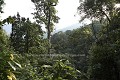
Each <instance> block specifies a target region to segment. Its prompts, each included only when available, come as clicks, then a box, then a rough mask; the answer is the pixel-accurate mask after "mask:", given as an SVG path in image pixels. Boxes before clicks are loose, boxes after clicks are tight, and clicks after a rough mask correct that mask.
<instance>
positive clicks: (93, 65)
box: [78, 0, 120, 80]
mask: <svg viewBox="0 0 120 80" xmlns="http://www.w3.org/2000/svg"><path fill="white" fill-rule="evenodd" d="M82 1H83V2H81V3H80V4H81V5H80V6H79V8H78V9H79V11H80V12H83V13H84V17H83V19H84V18H92V19H98V20H104V19H106V21H107V24H106V21H104V22H103V24H105V25H104V26H103V28H102V31H101V32H100V33H99V37H98V40H97V41H96V42H95V43H94V45H93V46H92V48H91V53H90V68H89V69H90V70H89V71H90V79H100V80H119V79H120V74H119V73H120V69H119V64H120V63H119V59H118V56H120V55H119V54H118V53H119V52H120V51H119V48H118V46H119V39H120V37H119V34H120V33H119V32H120V31H119V26H120V25H119V21H120V18H119V16H120V15H119V14H120V11H119V9H120V8H119V7H115V5H116V4H119V3H120V2H119V1H118V0H82Z"/></svg>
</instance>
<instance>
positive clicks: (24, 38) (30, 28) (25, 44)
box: [10, 14, 43, 53]
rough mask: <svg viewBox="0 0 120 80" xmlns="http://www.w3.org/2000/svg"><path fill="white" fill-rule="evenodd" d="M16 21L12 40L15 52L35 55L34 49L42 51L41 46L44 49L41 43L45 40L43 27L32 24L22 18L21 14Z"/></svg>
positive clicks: (13, 26) (13, 25)
mask: <svg viewBox="0 0 120 80" xmlns="http://www.w3.org/2000/svg"><path fill="white" fill-rule="evenodd" d="M14 19H15V22H14V23H13V24H12V33H11V36H10V39H11V46H13V48H14V49H15V51H18V52H19V53H29V52H32V53H33V52H34V50H32V49H40V46H41V47H43V44H42V43H41V41H42V38H43V37H42V35H43V32H42V29H41V26H39V25H38V24H36V23H32V22H31V21H30V20H29V19H28V18H27V19H25V18H23V17H20V15H19V14H17V17H14ZM35 51H36V50H35ZM41 53H42V52H41Z"/></svg>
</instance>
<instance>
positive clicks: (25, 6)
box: [1, 0, 80, 29]
mask: <svg viewBox="0 0 120 80" xmlns="http://www.w3.org/2000/svg"><path fill="white" fill-rule="evenodd" d="M5 3H6V5H5V6H4V13H3V14H2V15H1V18H2V19H4V18H6V17H8V16H13V15H16V14H17V12H19V13H20V15H21V16H22V17H29V18H30V19H32V17H33V16H32V15H31V13H33V12H34V5H33V3H32V2H31V0H5ZM78 6H79V0H59V4H58V5H57V6H56V9H57V10H58V13H57V15H58V16H59V17H60V20H59V23H58V24H56V26H55V27H56V29H62V28H64V27H67V26H70V25H73V24H76V23H78V22H79V19H80V17H79V16H77V7H78Z"/></svg>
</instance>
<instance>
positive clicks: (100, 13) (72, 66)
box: [0, 0, 120, 80]
mask: <svg viewBox="0 0 120 80" xmlns="http://www.w3.org/2000/svg"><path fill="white" fill-rule="evenodd" d="M31 1H32V2H33V3H34V5H35V12H33V13H32V14H33V15H34V19H35V22H32V21H30V20H29V18H24V17H21V16H20V14H19V13H17V15H16V16H13V17H11V16H9V17H8V18H6V19H4V20H1V21H0V80H120V7H115V6H116V4H120V1H119V0H80V6H79V7H78V11H79V12H80V14H82V16H81V17H82V18H81V21H82V20H84V19H85V18H88V19H90V20H92V23H91V24H89V25H83V26H80V28H77V29H74V30H67V31H65V32H62V31H60V32H57V33H54V34H51V32H52V31H53V26H54V24H55V23H57V22H58V20H59V18H58V16H56V12H57V11H56V9H55V6H56V5H57V4H58V0H31ZM3 5H4V0H0V12H1V13H2V12H3V11H2V8H3ZM6 23H7V24H12V32H11V34H10V36H8V35H7V34H6V33H5V31H4V30H3V27H2V26H3V25H4V24H6ZM44 26H45V27H46V30H47V38H45V37H44V34H45V32H44V31H43V30H42V27H44ZM19 63H20V64H19Z"/></svg>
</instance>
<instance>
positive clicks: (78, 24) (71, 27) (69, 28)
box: [53, 23, 82, 33]
mask: <svg viewBox="0 0 120 80" xmlns="http://www.w3.org/2000/svg"><path fill="white" fill-rule="evenodd" d="M81 26H82V24H81V23H76V24H73V25H70V26H68V27H65V28H63V29H58V30H55V31H54V32H53V33H57V32H59V31H63V32H65V31H67V30H73V29H77V28H80V27H81Z"/></svg>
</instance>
